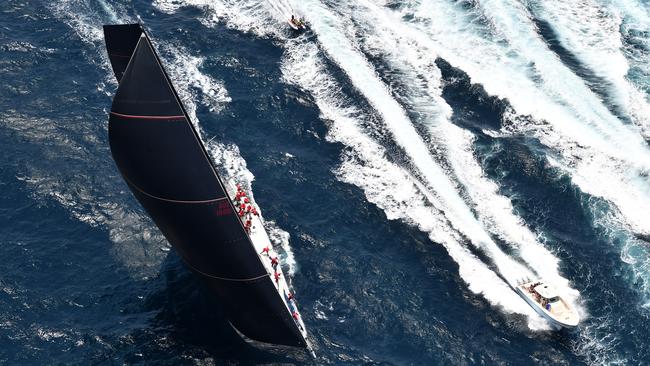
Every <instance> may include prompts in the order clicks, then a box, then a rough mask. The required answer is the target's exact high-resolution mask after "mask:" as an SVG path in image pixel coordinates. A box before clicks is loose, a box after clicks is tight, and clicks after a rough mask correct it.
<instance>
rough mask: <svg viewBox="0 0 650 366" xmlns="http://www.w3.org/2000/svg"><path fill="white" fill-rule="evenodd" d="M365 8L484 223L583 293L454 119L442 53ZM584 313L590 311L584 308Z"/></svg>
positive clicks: (372, 40)
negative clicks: (490, 174)
mask: <svg viewBox="0 0 650 366" xmlns="http://www.w3.org/2000/svg"><path fill="white" fill-rule="evenodd" d="M356 3H359V4H361V5H362V6H363V8H357V7H355V6H352V9H351V10H350V12H352V13H354V14H358V15H357V16H356V17H355V21H357V22H363V24H364V26H365V27H366V29H364V34H365V35H366V36H365V38H364V42H365V43H367V44H370V46H369V47H370V48H371V51H370V52H373V51H374V50H376V54H375V55H374V56H375V57H383V58H384V59H385V60H386V61H387V62H388V63H389V64H390V66H391V72H393V73H395V72H398V78H399V79H400V80H401V82H402V83H403V85H404V86H403V88H402V90H400V93H401V94H403V95H404V94H405V95H404V97H405V98H406V100H407V102H408V105H409V108H410V109H412V110H414V111H417V113H418V114H419V115H420V119H422V123H423V124H425V125H426V126H427V127H428V129H429V131H430V134H431V138H432V139H433V141H435V144H436V145H437V146H439V147H440V148H441V150H444V152H445V159H446V161H448V162H449V164H450V165H451V167H452V169H453V172H454V175H455V177H456V179H457V180H458V181H459V182H460V183H461V184H462V185H463V187H465V189H466V191H467V193H468V194H469V196H470V198H471V203H472V205H473V208H474V210H475V211H476V212H477V214H478V216H479V218H480V220H481V223H482V225H483V227H485V228H487V229H488V230H489V231H490V232H491V233H493V234H494V235H496V236H498V237H499V238H501V239H502V240H503V241H504V242H506V243H507V244H508V245H510V246H511V247H513V248H514V249H515V250H516V251H517V253H516V254H518V255H519V257H520V258H521V259H522V260H524V261H525V262H526V263H527V264H528V265H529V266H530V268H532V269H533V270H534V271H535V272H536V273H537V274H538V275H539V276H540V277H541V278H544V279H545V280H547V281H550V282H552V283H554V284H555V285H556V286H557V287H558V288H560V289H561V291H562V292H563V293H564V294H565V295H569V294H570V295H571V296H569V297H567V298H568V299H571V300H572V302H575V300H577V297H578V296H579V293H578V292H577V291H576V290H574V289H572V288H570V287H569V283H568V280H567V279H565V278H563V277H562V276H561V275H560V273H559V269H558V267H559V260H558V258H557V257H555V256H554V255H553V254H552V253H551V252H550V251H549V250H548V249H546V248H545V247H544V246H543V245H542V244H541V243H540V242H539V241H538V240H537V238H536V236H535V234H533V233H532V232H531V231H530V230H529V229H528V228H527V227H526V226H525V224H524V222H523V220H522V219H521V218H519V217H517V216H515V215H514V214H513V211H514V208H513V207H512V203H511V202H510V200H509V199H507V198H506V197H503V196H502V195H500V194H499V193H498V186H497V185H496V184H495V183H494V182H492V181H491V180H489V179H488V178H487V177H486V176H485V174H484V172H483V170H482V168H481V167H480V165H479V164H478V162H477V160H476V158H475V157H474V155H473V147H472V143H473V141H474V135H473V134H472V133H471V132H469V131H466V130H463V129H462V128H459V127H458V126H456V125H454V124H453V123H451V120H450V118H451V113H452V110H451V107H450V106H449V105H448V104H447V103H446V101H445V100H444V99H443V98H442V80H441V78H442V75H441V72H440V70H439V69H438V67H437V66H436V64H435V59H436V55H435V54H432V53H431V52H423V51H422V49H421V48H420V47H415V46H414V45H415V44H416V43H417V37H415V35H414V34H413V32H412V31H411V30H410V29H408V28H407V27H405V26H404V25H402V24H401V22H400V19H396V18H395V17H392V16H391V15H390V14H386V13H385V12H383V11H382V10H381V9H380V8H378V7H377V6H375V5H373V4H372V3H370V2H368V1H364V0H362V1H358V2H356ZM583 312H584V311H583Z"/></svg>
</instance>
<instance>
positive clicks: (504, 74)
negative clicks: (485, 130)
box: [389, 1, 650, 293]
mask: <svg viewBox="0 0 650 366" xmlns="http://www.w3.org/2000/svg"><path fill="white" fill-rule="evenodd" d="M478 5H479V6H478V7H476V8H473V9H470V10H467V9H465V8H461V7H460V6H458V5H454V4H448V3H446V2H429V3H426V4H424V3H423V4H411V5H409V6H406V7H404V8H401V9H398V10H389V11H392V12H395V13H396V15H397V16H399V17H405V18H408V19H412V20H410V21H408V24H409V25H410V26H411V27H413V28H414V29H416V30H418V31H420V32H422V33H424V34H425V35H426V37H427V40H425V41H421V40H418V45H419V46H421V47H425V48H427V50H429V51H431V50H435V51H437V52H438V55H440V57H442V58H444V59H445V60H446V61H448V62H450V63H451V64H452V65H454V66H455V67H458V68H460V69H461V70H463V71H464V72H466V73H467V74H468V76H469V77H470V79H471V81H472V82H473V83H477V84H481V85H482V86H483V87H484V88H485V90H486V92H487V93H488V94H489V95H493V96H497V97H499V98H501V99H504V100H507V102H508V103H509V105H510V106H511V107H512V108H511V109H510V110H509V111H508V112H507V113H505V115H504V116H503V118H504V121H503V123H504V127H503V128H502V131H501V132H502V133H503V134H505V135H519V134H525V135H528V136H533V137H535V138H537V139H538V140H539V141H540V142H542V143H543V144H544V145H546V146H547V147H548V148H549V151H548V152H547V159H548V160H549V162H551V163H552V164H553V165H554V166H556V167H558V168H560V169H562V170H563V171H565V172H566V173H567V174H569V176H570V177H571V178H572V182H573V183H574V184H576V185H577V186H578V187H580V189H581V190H582V191H583V192H585V193H587V194H590V195H592V196H596V197H601V198H604V199H605V200H607V201H608V202H611V203H612V204H613V207H612V209H613V211H615V212H618V213H620V215H617V216H618V218H619V220H616V221H612V222H611V223H610V225H611V226H616V227H620V225H621V224H623V225H624V226H625V227H626V228H627V229H628V230H630V231H632V232H635V233H646V232H649V231H650V223H649V222H648V221H647V220H646V219H645V212H647V210H648V208H650V194H649V193H650V183H649V182H648V179H647V177H648V174H649V173H648V172H649V170H648V169H649V165H648V163H649V162H650V160H649V158H650V152H649V149H648V146H647V143H646V142H645V141H644V140H643V138H642V136H641V135H640V134H639V133H638V132H635V130H634V128H633V127H631V126H629V125H625V124H624V123H622V122H621V121H620V120H619V119H617V118H616V117H615V116H614V115H613V114H611V112H610V111H609V110H608V109H607V108H606V107H605V106H604V105H603V104H602V102H601V101H600V99H599V98H598V96H597V95H596V94H594V93H593V92H592V91H591V90H590V89H589V88H588V87H587V85H586V84H585V83H584V81H582V79H580V78H578V77H577V76H576V75H575V74H573V72H572V71H571V70H570V69H569V68H567V67H566V66H565V65H564V64H562V62H561V61H560V60H559V59H558V57H557V56H556V55H555V54H554V53H553V52H552V51H551V50H550V49H549V48H548V47H547V45H546V44H545V43H544V41H543V40H542V39H541V38H540V36H539V35H538V34H537V32H536V29H535V26H534V24H533V22H532V20H531V16H530V15H529V14H528V13H527V10H526V9H525V8H524V7H523V6H522V5H521V4H519V3H511V2H508V1H485V2H481V3H480V4H478ZM432 14H435V18H434V17H433V15H432ZM477 18H481V19H487V20H488V21H487V22H483V23H482V22H477V21H475V19H477ZM485 24H488V25H485ZM621 187H625V189H621ZM640 249H642V248H640ZM637 255H638V259H639V261H640V262H641V263H643V265H641V266H636V267H635V270H640V269H642V268H647V267H648V266H647V262H648V261H649V260H650V256H649V254H648V253H647V250H640V251H639V253H638V254H637ZM647 278H650V276H649V277H647ZM646 281H647V279H646ZM646 289H647V290H650V287H648V286H647V284H646ZM646 293H647V292H646Z"/></svg>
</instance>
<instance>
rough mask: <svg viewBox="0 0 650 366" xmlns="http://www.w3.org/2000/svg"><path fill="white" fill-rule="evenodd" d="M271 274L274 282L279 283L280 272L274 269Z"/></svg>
mask: <svg viewBox="0 0 650 366" xmlns="http://www.w3.org/2000/svg"><path fill="white" fill-rule="evenodd" d="M273 276H274V277H275V282H276V283H280V272H278V271H275V273H274V274H273Z"/></svg>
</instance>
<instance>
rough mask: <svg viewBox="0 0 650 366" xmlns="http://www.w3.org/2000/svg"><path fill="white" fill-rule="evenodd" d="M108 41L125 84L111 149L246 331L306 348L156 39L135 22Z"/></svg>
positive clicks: (113, 118)
mask: <svg viewBox="0 0 650 366" xmlns="http://www.w3.org/2000/svg"><path fill="white" fill-rule="evenodd" d="M104 33H105V36H106V46H107V50H108V53H109V58H110V59H111V64H112V66H113V71H114V72H115V75H116V78H118V81H119V87H118V89H117V92H116V94H115V97H114V99H113V105H112V107H111V112H110V117H109V142H110V146H111V152H112V154H113V158H114V160H115V163H116V165H117V167H118V169H119V170H120V173H121V174H122V176H123V177H124V180H125V181H126V183H127V185H128V186H129V188H130V189H131V191H132V192H133V194H134V196H135V197H136V198H137V199H138V201H139V202H140V204H141V205H142V206H143V207H144V208H145V210H146V211H147V212H148V213H149V215H150V216H151V217H152V219H153V220H154V222H155V223H156V225H157V226H158V227H159V228H160V230H161V231H162V233H163V234H164V235H165V237H166V238H167V240H168V241H169V242H170V243H171V244H172V245H173V246H174V248H175V249H176V250H177V251H178V252H179V253H180V255H181V257H182V258H183V260H184V261H185V263H186V264H187V265H188V267H190V268H191V269H192V270H193V271H195V272H197V273H199V274H200V275H202V276H203V278H205V279H206V281H207V282H208V285H209V286H210V288H211V289H212V290H213V291H214V292H215V294H216V295H217V296H218V297H219V300H220V302H221V303H222V304H223V305H224V308H225V310H226V313H227V314H228V317H229V320H230V321H231V323H232V324H233V325H234V326H235V327H236V328H237V329H238V330H239V331H240V332H241V333H243V334H244V335H245V336H247V337H249V338H251V339H253V340H257V341H261V342H267V343H274V344H284V345H290V346H299V347H305V346H306V341H305V339H304V337H303V336H302V334H301V332H300V330H299V329H298V327H297V325H296V323H295V322H294V320H293V319H292V317H291V314H289V312H288V311H287V308H286V305H285V303H284V301H283V300H282V298H281V295H280V294H279V293H278V291H277V290H276V288H275V285H274V283H273V280H272V279H271V278H270V277H269V274H268V273H267V271H266V269H265V267H264V265H263V264H262V262H261V261H260V258H259V257H258V254H257V251H256V250H255V249H254V246H253V243H252V242H251V239H250V237H249V236H248V234H247V233H246V231H245V229H244V227H243V225H242V222H241V221H240V220H239V218H238V216H237V214H236V210H235V208H234V206H233V203H232V201H231V200H230V198H229V196H228V194H227V191H226V190H225V188H224V185H223V182H222V180H221V178H220V177H219V175H218V173H217V171H216V169H215V168H214V166H213V164H212V162H211V161H210V159H209V156H208V154H207V151H206V149H205V147H204V146H203V143H202V142H201V140H200V138H199V135H198V133H197V131H196V130H195V128H194V126H193V125H192V123H191V120H190V118H189V116H188V114H187V111H186V110H185V108H184V106H183V104H182V101H181V100H180V98H179V96H178V93H177V92H176V90H175V89H174V87H173V85H172V83H171V80H170V78H169V76H168V75H167V73H166V72H165V70H164V68H163V66H162V63H161V62H160V59H159V57H158V55H157V54H156V52H155V50H154V48H153V46H152V44H151V41H150V39H149V38H148V36H147V34H146V32H145V31H144V30H143V29H142V27H141V26H140V25H137V24H131V25H117V26H104ZM136 39H137V40H136ZM134 40H136V41H135V42H134ZM129 52H130V57H129V58H128V62H126V63H125V62H124V59H125V58H126V57H124V56H127V55H128V53H129Z"/></svg>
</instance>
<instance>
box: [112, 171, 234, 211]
mask: <svg viewBox="0 0 650 366" xmlns="http://www.w3.org/2000/svg"><path fill="white" fill-rule="evenodd" d="M122 176H123V177H124V180H125V181H126V183H128V185H130V186H131V187H133V188H135V189H136V190H137V191H138V192H140V193H142V194H144V195H146V196H148V197H151V198H153V199H157V200H160V201H166V202H171V203H186V204H199V203H211V202H218V201H222V200H225V199H227V198H228V197H226V196H224V197H221V198H212V199H209V200H200V201H185V200H173V199H169V198H162V197H158V196H154V195H153V194H151V193H147V192H146V191H144V190H143V189H141V188H140V187H138V186H136V185H135V184H133V182H131V180H130V179H128V178H127V177H126V176H125V175H124V174H122Z"/></svg>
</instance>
